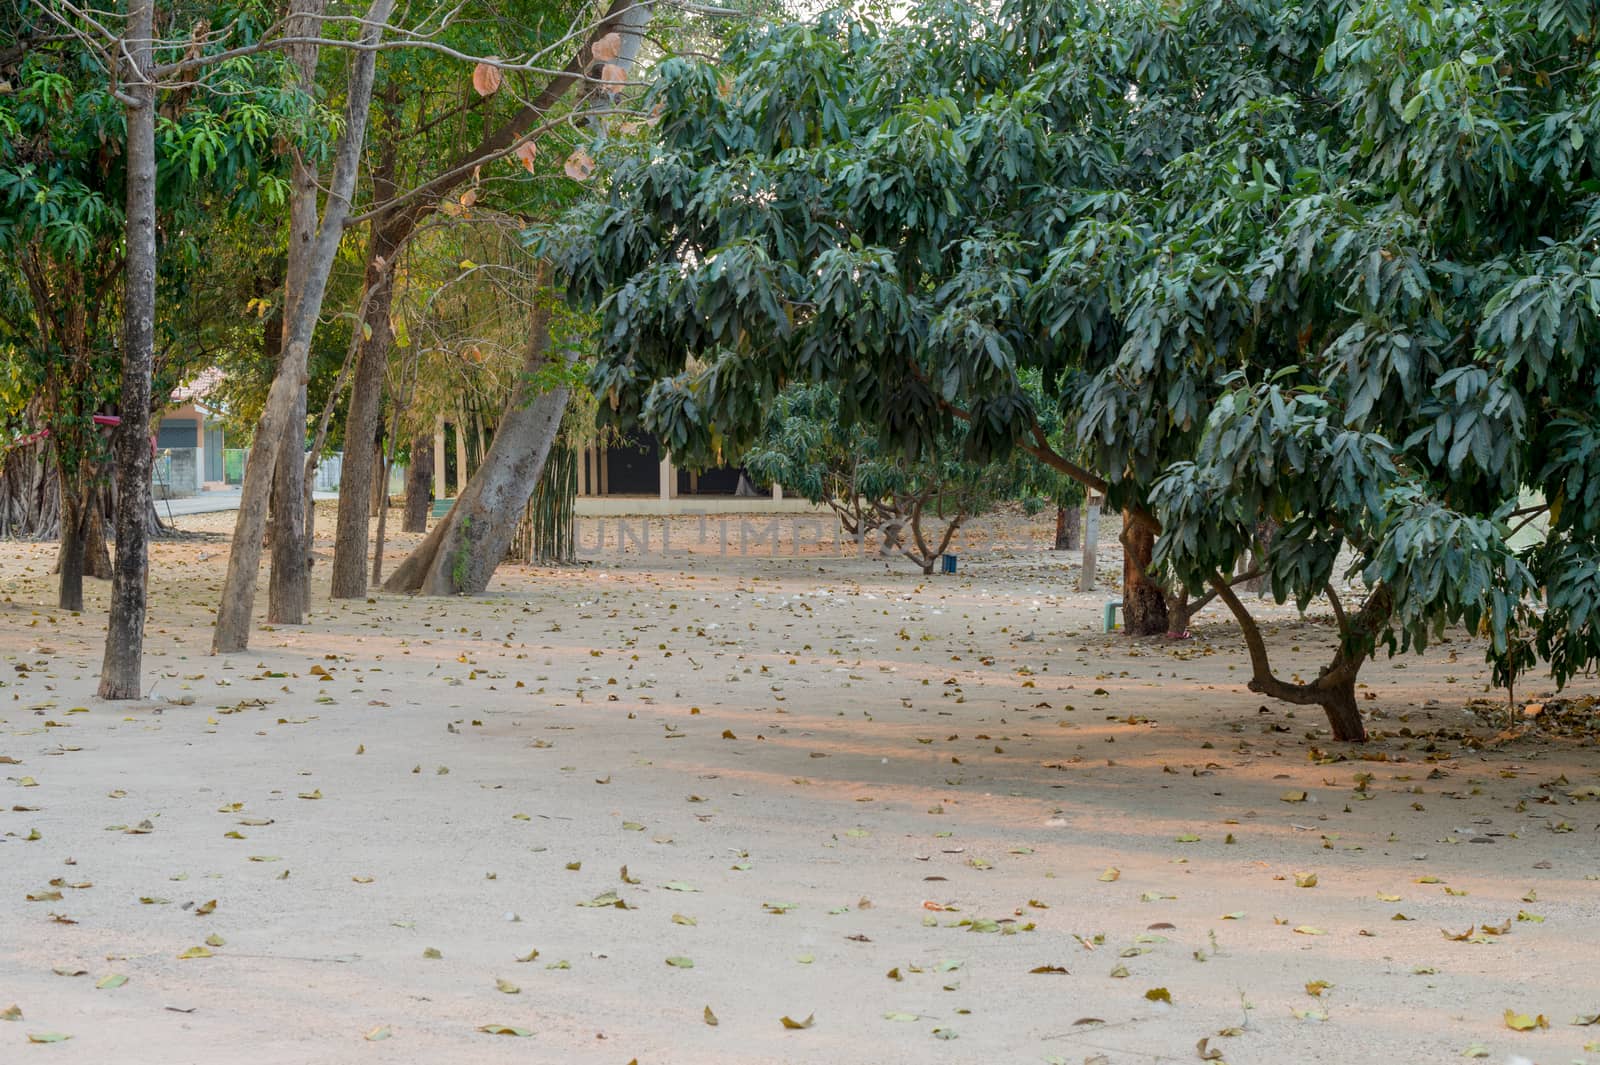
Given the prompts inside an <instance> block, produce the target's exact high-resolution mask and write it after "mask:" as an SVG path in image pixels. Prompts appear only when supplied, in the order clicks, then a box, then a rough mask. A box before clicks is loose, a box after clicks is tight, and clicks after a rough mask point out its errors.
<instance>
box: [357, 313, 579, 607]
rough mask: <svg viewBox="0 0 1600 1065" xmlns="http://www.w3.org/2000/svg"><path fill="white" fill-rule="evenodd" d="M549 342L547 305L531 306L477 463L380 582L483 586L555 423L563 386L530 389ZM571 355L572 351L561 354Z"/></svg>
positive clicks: (461, 588)
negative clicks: (490, 439)
mask: <svg viewBox="0 0 1600 1065" xmlns="http://www.w3.org/2000/svg"><path fill="white" fill-rule="evenodd" d="M549 347H550V312H549V311H548V309H545V308H542V307H541V308H540V309H538V310H536V311H535V312H534V320H533V329H532V335H531V336H530V338H529V343H528V356H527V360H526V363H525V365H524V369H523V373H522V374H521V376H520V377H519V378H518V383H517V386H516V388H515V389H513V390H512V393H511V400H510V402H509V403H507V404H506V409H505V413H504V414H503V415H502V416H501V419H500V427H499V428H498V429H497V430H496V431H495V434H494V443H492V444H490V445H489V453H488V454H487V455H486V456H484V460H483V464H482V465H481V466H479V467H478V468H477V469H476V470H474V471H473V474H472V477H471V479H469V480H468V481H467V483H466V485H465V486H464V487H463V488H462V489H461V493H460V496H459V497H458V498H457V499H456V504H455V506H454V507H452V508H451V510H450V513H449V514H448V515H446V516H445V519H444V520H443V521H441V522H440V523H439V524H438V525H436V526H434V529H433V532H431V533H429V534H428V538H427V539H425V540H423V541H422V543H421V544H419V545H418V546H417V549H416V550H415V551H413V552H411V554H410V556H408V557H407V558H406V560H405V561H404V562H402V563H401V564H400V566H399V568H398V569H396V570H395V571H394V575H393V576H392V577H390V578H389V580H388V582H387V583H386V584H385V585H384V588H385V589H387V590H388V591H391V592H422V593H423V594H424V595H456V594H467V595H475V594H477V593H478V592H481V591H483V590H484V589H485V588H487V587H488V586H489V578H490V577H491V576H493V575H494V571H495V567H496V566H498V565H499V564H500V563H501V561H502V560H504V559H505V557H506V551H507V549H508V548H509V547H510V546H511V538H512V537H513V536H514V535H515V533H516V530H517V522H518V520H519V519H520V518H521V517H522V513H523V510H524V508H525V507H526V506H527V504H528V498H529V496H531V495H532V494H533V489H534V486H535V485H536V484H538V482H539V478H540V476H541V474H542V473H543V471H544V463H545V458H546V457H547V456H548V455H549V453H550V446H551V444H553V443H554V442H555V438H556V433H557V432H558V431H559V430H560V428H561V417H562V415H563V414H565V413H566V409H567V398H568V393H569V390H568V388H567V386H566V385H561V386H559V387H557V388H555V389H553V390H551V391H549V392H544V393H541V394H538V395H535V394H533V391H532V379H533V376H534V371H536V370H537V369H538V368H539V366H540V364H542V363H543V362H544V360H545V358H546V357H547V354H548V351H549ZM564 357H565V358H567V359H569V360H570V359H571V358H572V357H573V356H572V354H571V353H570V352H568V353H566V354H565V355H564Z"/></svg>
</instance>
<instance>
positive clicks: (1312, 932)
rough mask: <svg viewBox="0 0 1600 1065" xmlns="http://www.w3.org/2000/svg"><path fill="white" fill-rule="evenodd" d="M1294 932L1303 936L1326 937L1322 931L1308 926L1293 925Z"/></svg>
mask: <svg viewBox="0 0 1600 1065" xmlns="http://www.w3.org/2000/svg"><path fill="white" fill-rule="evenodd" d="M1294 930H1295V931H1296V932H1299V933H1300V934H1301V935H1303V936H1322V935H1327V933H1326V932H1324V931H1323V930H1322V929H1320V928H1316V927H1313V926H1312V925H1308V924H1302V925H1295V929H1294Z"/></svg>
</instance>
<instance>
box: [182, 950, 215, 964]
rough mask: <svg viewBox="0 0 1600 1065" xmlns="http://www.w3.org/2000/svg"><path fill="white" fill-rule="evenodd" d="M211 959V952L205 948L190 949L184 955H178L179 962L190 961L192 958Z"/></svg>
mask: <svg viewBox="0 0 1600 1065" xmlns="http://www.w3.org/2000/svg"><path fill="white" fill-rule="evenodd" d="M209 957H211V952H210V951H209V950H207V949H206V948H205V947H190V948H189V949H188V950H186V951H184V952H183V953H182V954H179V955H178V960H179V961H188V960H189V959H190V958H209Z"/></svg>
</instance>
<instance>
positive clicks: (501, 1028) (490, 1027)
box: [478, 1024, 533, 1036]
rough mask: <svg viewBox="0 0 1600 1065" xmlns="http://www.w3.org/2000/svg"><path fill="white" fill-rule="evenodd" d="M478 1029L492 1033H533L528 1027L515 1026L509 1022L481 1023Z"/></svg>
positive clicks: (527, 1034)
mask: <svg viewBox="0 0 1600 1065" xmlns="http://www.w3.org/2000/svg"><path fill="white" fill-rule="evenodd" d="M478 1031H480V1032H487V1033H488V1034H490V1035H515V1036H530V1035H532V1034H533V1033H532V1032H530V1031H528V1029H526V1028H513V1027H511V1025H509V1024H480V1025H478Z"/></svg>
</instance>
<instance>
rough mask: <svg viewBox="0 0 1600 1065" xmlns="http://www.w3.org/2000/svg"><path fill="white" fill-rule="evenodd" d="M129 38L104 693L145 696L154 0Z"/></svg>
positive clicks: (142, 3) (134, 3)
mask: <svg viewBox="0 0 1600 1065" xmlns="http://www.w3.org/2000/svg"><path fill="white" fill-rule="evenodd" d="M123 32H124V37H123V42H122V47H123V56H124V59H125V70H124V74H123V82H122V91H123V93H124V94H126V96H127V97H128V100H129V102H128V104H127V107H126V121H127V139H128V144H127V171H128V173H127V196H126V201H125V217H126V222H125V226H126V241H125V243H126V251H125V253H124V254H125V259H124V261H123V290H122V315H123V331H122V393H121V397H120V401H121V405H122V421H121V423H120V424H119V425H118V426H117V429H116V436H115V438H114V440H115V454H116V479H117V528H116V537H117V560H116V563H115V567H114V571H113V573H112V577H111V612H110V618H109V619H108V622H107V625H106V651H105V657H104V658H103V659H102V660H101V662H100V687H99V694H100V698H102V699H137V698H138V697H139V692H140V672H141V669H142V667H143V664H144V620H145V594H146V585H147V583H148V578H149V575H150V545H149V542H148V540H147V536H148V533H149V526H148V525H147V524H146V522H147V520H148V516H147V511H148V510H149V509H150V472H151V465H152V463H153V461H154V457H155V456H154V455H153V454H152V453H151V442H150V374H151V371H152V370H153V369H154V366H155V339H156V335H155V325H156V87H155V83H154V81H152V80H151V76H150V73H149V71H150V68H151V66H152V65H153V63H154V58H155V57H154V38H155V0H131V2H130V3H129V5H128V19H127V22H126V23H125V25H124V27H123Z"/></svg>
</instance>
